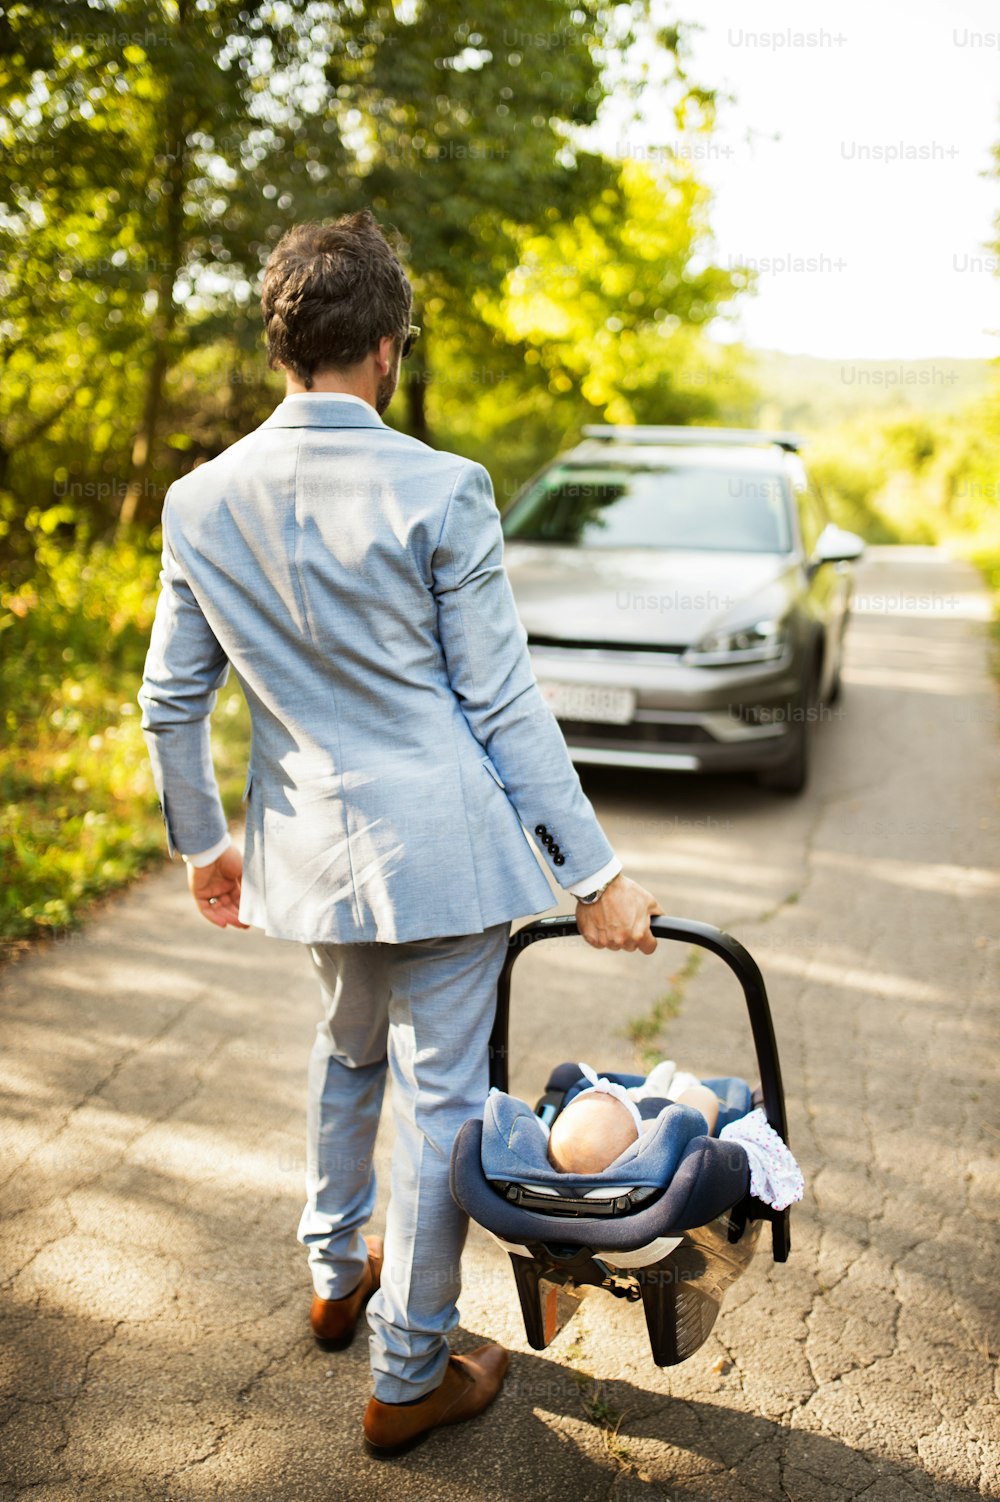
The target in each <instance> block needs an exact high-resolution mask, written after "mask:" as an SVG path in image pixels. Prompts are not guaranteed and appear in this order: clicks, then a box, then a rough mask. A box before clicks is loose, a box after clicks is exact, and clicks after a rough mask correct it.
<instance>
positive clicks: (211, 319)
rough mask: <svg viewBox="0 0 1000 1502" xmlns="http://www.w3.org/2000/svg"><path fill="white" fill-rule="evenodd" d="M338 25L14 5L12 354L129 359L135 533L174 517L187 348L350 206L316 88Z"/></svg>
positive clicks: (234, 8)
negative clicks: (161, 434) (69, 352)
mask: <svg viewBox="0 0 1000 1502" xmlns="http://www.w3.org/2000/svg"><path fill="white" fill-rule="evenodd" d="M324 25H325V26H327V27H328V28H329V27H333V26H334V11H333V8H332V7H330V6H327V5H322V6H315V5H310V4H303V3H295V4H288V5H286V6H283V7H277V6H273V5H272V4H270V3H269V0H160V3H158V4H155V5H148V4H139V3H137V0H119V3H114V4H111V3H104V4H100V5H88V4H84V3H78V0H69V3H62V0H43V3H40V4H36V5H34V6H32V7H28V6H17V7H9V8H7V9H6V11H5V12H4V18H3V30H2V32H0V63H2V69H3V71H2V74H0V107H2V109H3V113H4V120H5V124H4V127H3V130H4V142H3V144H4V146H5V147H6V152H5V158H4V164H3V167H2V169H0V236H2V240H3V242H5V243H4V247H3V248H4V249H5V250H7V251H8V258H7V259H8V264H9V265H11V266H12V267H13V270H12V272H10V273H9V274H8V280H7V287H6V288H5V290H7V291H8V292H9V293H10V294H12V296H13V316H12V317H10V318H9V319H8V320H7V321H6V323H5V326H4V339H3V348H2V350H0V359H3V360H4V361H5V362H10V361H12V360H14V358H15V356H16V354H17V353H18V352H19V351H27V352H28V353H29V356H30V357H31V358H32V359H34V358H36V352H37V350H38V349H39V347H40V346H44V345H45V344H46V341H49V342H50V343H53V344H55V345H58V343H59V340H60V338H61V337H64V335H65V331H66V329H67V327H69V328H70V329H71V330H72V332H73V334H74V335H75V336H76V338H77V339H78V340H79V341H81V342H82V343H84V344H86V342H87V340H88V339H89V338H91V337H92V336H96V339H97V342H98V345H99V346H100V353H114V352H116V351H117V352H119V353H120V352H121V351H123V350H127V351H128V352H129V355H130V374H131V382H132V389H131V391H130V393H129V395H130V400H129V403H128V409H129V412H130V415H131V413H132V412H133V411H135V408H136V405H138V411H137V412H136V415H135V422H136V426H135V437H134V442H133V444H132V452H131V468H132V473H131V478H130V481H129V484H128V488H127V491H126V492H125V495H124V500H123V502H122V505H121V519H122V521H123V522H125V523H128V522H131V521H133V520H139V521H143V522H149V521H151V520H153V519H154V518H155V515H156V511H157V509H158V506H157V505H155V504H154V500H155V498H156V497H157V495H158V487H156V486H153V485H152V484H151V475H152V472H153V465H154V457H155V456H154V444H155V440H156V436H157V432H158V427H159V419H160V413H161V408H162V402H163V388H164V381H165V378H166V374H167V372H168V370H169V369H170V367H171V365H172V363H173V362H174V361H175V360H176V358H177V356H178V352H179V351H180V349H181V348H183V347H189V346H190V345H191V344H192V343H198V342H199V341H206V340H209V339H211V338H214V337H217V335H218V331H219V317H220V314H223V313H224V314H225V315H227V317H228V318H230V319H231V318H232V317H233V315H234V314H235V315H236V316H237V318H238V317H239V314H240V311H241V309H242V308H243V307H244V306H245V304H246V302H247V300H248V299H249V296H250V293H251V287H252V283H253V281H254V279H255V278H256V276H257V275H258V273H259V270H260V260H261V254H262V251H264V250H266V247H267V245H268V244H269V243H271V242H273V240H274V238H276V237H277V235H278V234H279V233H280V231H281V229H282V228H283V227H284V225H285V224H286V223H287V222H289V221H292V220H294V219H296V218H310V217H316V216H317V215H319V214H320V213H327V212H329V211H330V209H331V208H336V202H335V198H334V197H333V195H331V192H330V187H329V184H330V182H331V181H336V175H337V170H338V168H339V167H341V166H342V164H343V162H344V160H345V154H344V149H343V146H342V143H341V142H340V140H339V137H338V135H337V133H336V130H335V129H333V128H332V122H331V120H330V119H329V117H328V116H327V115H326V114H325V112H324V111H323V98H322V97H321V96H317V97H311V96H310V79H314V80H315V79H316V78H317V77H319V78H320V79H321V77H322V75H321V71H318V67H319V65H320V64H321V63H322V61H323V57H324V56H325V52H320V53H319V54H317V46H318V45H321V44H322V28H323V27H324ZM317 37H319V41H317ZM313 94H314V95H315V89H314V90H313ZM60 282H61V283H62V284H63V285H62V286H60V285H59V284H60ZM237 332H239V330H237ZM94 353H95V355H97V354H98V351H95V352H94ZM136 371H138V372H139V373H140V377H141V388H142V395H141V400H140V401H139V402H138V403H137V402H136V397H137V391H136V383H135V373H136ZM88 378H89V379H90V380H91V382H94V380H95V377H94V374H93V372H92V371H91V373H90V375H89V377H88V376H87V375H85V376H84V379H85V380H87V379H88ZM61 400H62V397H61V396H57V398H56V401H55V406H54V408H53V410H55V409H57V408H58V405H59V402H60V401H61ZM32 423H34V425H35V426H36V427H37V419H32ZM32 423H29V428H30V426H31V425H32Z"/></svg>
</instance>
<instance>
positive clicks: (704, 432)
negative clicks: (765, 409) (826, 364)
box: [583, 423, 805, 454]
mask: <svg viewBox="0 0 1000 1502" xmlns="http://www.w3.org/2000/svg"><path fill="white" fill-rule="evenodd" d="M583 436H584V438H598V439H601V440H603V441H604V442H606V443H678V444H683V443H725V444H734V445H735V444H743V445H748V444H755V443H762V444H763V443H767V444H770V443H773V444H776V445H777V447H778V448H780V449H784V450H785V452H786V453H789V454H797V453H798V451H799V449H800V448H801V447H802V445H803V443H804V442H805V440H804V439H803V438H801V437H800V436H799V435H798V433H769V432H766V431H764V430H763V429H761V428H693V427H691V428H683V427H676V428H662V427H655V426H649V427H646V426H643V425H641V424H636V425H635V426H634V427H616V426H614V425H612V424H610V423H601V424H594V423H592V424H588V425H587V426H586V427H585V428H584V429H583Z"/></svg>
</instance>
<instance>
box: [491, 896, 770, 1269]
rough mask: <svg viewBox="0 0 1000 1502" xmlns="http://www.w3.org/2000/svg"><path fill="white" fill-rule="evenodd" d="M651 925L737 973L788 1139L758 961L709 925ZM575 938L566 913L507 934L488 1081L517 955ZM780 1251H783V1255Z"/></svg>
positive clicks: (683, 921) (657, 921)
mask: <svg viewBox="0 0 1000 1502" xmlns="http://www.w3.org/2000/svg"><path fill="white" fill-rule="evenodd" d="M650 927H651V929H652V931H653V934H654V936H655V937H656V938H657V939H676V940H677V941H678V942H679V943H681V944H694V945H696V946H698V947H700V948H701V949H707V950H709V951H710V952H711V953H712V954H716V955H718V957H719V958H720V959H721V960H722V961H723V963H724V964H726V965H728V966H729V968H730V970H731V971H732V972H733V974H734V975H735V976H736V979H737V980H738V981H739V983H740V985H741V987H742V988H743V996H744V999H745V1001H746V1008H747V1014H748V1016H749V1018H750V1030H751V1032H752V1034H753V1043H754V1049H755V1051H756V1054H757V1068H758V1070H759V1072H760V1083H761V1089H762V1091H763V1095H764V1112H765V1115H766V1116H767V1119H768V1121H769V1123H770V1124H771V1126H772V1127H774V1130H775V1131H776V1132H777V1133H778V1135H779V1137H781V1138H782V1140H783V1141H785V1142H787V1141H788V1122H787V1119H786V1116H785V1094H784V1090H783V1089H782V1084H781V1065H780V1064H779V1062H778V1049H777V1045H776V1043H775V1039H774V1027H773V1025H772V1022H771V1008H770V1006H769V1005H768V1000H767V990H766V988H765V985H764V977H763V976H762V975H761V973H760V969H759V967H758V965H757V962H756V960H755V959H754V958H753V956H752V955H751V954H750V953H749V951H748V950H746V949H744V947H743V945H742V944H741V943H740V942H739V940H738V939H734V938H733V937H732V935H731V934H727V933H723V931H722V929H721V928H715V927H714V926H713V925H712V924H711V923H699V922H698V921H697V920H696V919H694V918H653V919H652V920H651V922H650ZM573 936H579V929H578V928H577V926H576V919H575V918H569V917H560V918H539V919H537V920H536V921H535V922H534V923H529V924H527V925H526V926H525V927H524V928H519V929H518V930H517V932H516V933H513V934H511V936H510V939H509V941H508V945H507V954H506V957H505V959H504V962H503V968H502V969H501V971H500V977H499V980H498V981H497V1010H496V1017H495V1018H494V1021H493V1031H492V1033H491V1034H490V1084H491V1085H495V1086H496V1087H497V1089H498V1090H506V1089H507V1088H508V1079H509V1071H508V1067H507V1060H508V1041H507V1040H508V1036H509V1024H510V973H511V971H512V970H513V968H514V962H515V961H516V959H517V957H518V955H519V954H523V952H524V950H525V949H527V948H529V947H530V946H531V945H532V944H537V943H538V942H539V941H540V940H542V939H568V938H572V937H573ZM771 1218H772V1221H773V1224H772V1228H771V1229H772V1235H773V1243H774V1257H775V1261H778V1262H784V1261H785V1258H786V1257H787V1256H788V1244H789V1236H788V1212H787V1210H784V1211H780V1212H775V1211H772V1212H771ZM782 1253H783V1255H782Z"/></svg>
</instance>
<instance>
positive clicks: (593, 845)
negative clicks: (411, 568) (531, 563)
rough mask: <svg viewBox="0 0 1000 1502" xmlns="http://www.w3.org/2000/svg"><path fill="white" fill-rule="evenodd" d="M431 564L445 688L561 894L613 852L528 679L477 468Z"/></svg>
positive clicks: (460, 484) (489, 490)
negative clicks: (456, 702)
mask: <svg viewBox="0 0 1000 1502" xmlns="http://www.w3.org/2000/svg"><path fill="white" fill-rule="evenodd" d="M432 567H433V575H434V582H433V589H434V595H435V599H436V601H437V616H438V633H439V636H440V640H441V645H442V648H443V650H444V655H445V662H446V665H447V671H448V676H449V679H450V681H451V686H452V688H453V690H454V692H455V694H456V695H457V697H458V700H459V702H460V704H461V706H462V710H463V712H464V714H465V717H466V719H467V720H468V722H469V726H470V728H471V730H472V733H473V735H474V736H475V738H476V740H477V741H478V742H479V744H480V745H481V746H482V747H483V749H484V751H485V753H486V754H487V755H488V757H489V759H490V761H491V762H492V763H493V766H494V768H495V769H496V771H497V773H498V774H499V777H500V780H501V782H502V784H503V786H504V789H505V791H506V793H507V797H508V798H509V799H510V801H511V803H512V804H513V806H514V809H515V812H516V813H517V816H518V818H519V819H520V821H521V823H522V825H523V826H524V828H525V829H526V830H527V831H528V833H529V834H531V835H532V836H534V838H535V840H536V842H537V843H538V844H539V848H540V849H541V850H542V853H543V855H544V857H545V864H546V867H547V869H548V870H550V871H551V872H552V875H553V876H554V877H555V879H556V881H557V882H558V883H559V885H560V886H562V887H569V886H571V885H572V884H573V883H575V882H579V881H582V880H584V879H585V878H586V877H588V876H589V875H591V874H592V873H593V872H594V871H596V870H598V869H599V868H600V867H602V866H604V865H606V864H607V862H608V861H609V860H611V859H612V857H613V855H614V852H613V851H612V849H611V846H610V844H609V843H608V840H607V837H606V836H605V834H604V831H603V830H602V828H601V826H600V824H599V823H598V821H597V816H596V814H595V813H594V810H593V807H592V805H591V803H590V800H589V799H588V798H587V797H586V795H585V794H584V792H583V789H582V788H581V786H580V779H579V777H578V776H577V774H576V769H575V768H574V766H573V763H572V761H571V760H570V756H569V752H568V751H567V750H566V743H565V741H564V740H563V736H562V732H561V731H560V729H559V726H558V724H557V723H556V720H555V717H554V716H553V714H552V711H551V710H550V709H549V707H548V705H547V704H546V703H545V701H544V699H543V698H542V695H541V692H540V691H539V688H538V685H537V683H536V682H535V675H534V673H533V671H532V667H531V659H530V657H529V655H528V646H527V633H526V632H525V629H524V627H523V626H522V624H521V622H520V620H519V618H518V615H517V610H516V607H515V605H514V597H513V593H512V591H511V587H510V583H509V581H508V579H507V574H506V572H505V570H504V566H503V535H502V532H501V528H500V513H499V512H498V510H497V508H496V504H495V502H494V499H493V486H492V484H491V482H490V477H489V475H488V473H487V472H486V470H485V469H484V468H483V466H482V465H481V464H467V465H465V466H464V467H463V469H462V470H461V472H460V473H459V475H458V478H457V480H456V482H455V485H454V488H453V490H452V493H451V497H450V500H449V503H448V508H447V511H446V513H445V518H444V522H443V525H442V528H441V536H440V538H439V540H438V543H437V546H436V548H435V550H434V555H433V564H432ZM550 842H551V843H550ZM559 857H562V859H559Z"/></svg>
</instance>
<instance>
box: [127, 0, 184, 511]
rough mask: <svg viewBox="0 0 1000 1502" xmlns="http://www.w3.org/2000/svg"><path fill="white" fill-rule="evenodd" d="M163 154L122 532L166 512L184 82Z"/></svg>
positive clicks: (173, 91)
mask: <svg viewBox="0 0 1000 1502" xmlns="http://www.w3.org/2000/svg"><path fill="white" fill-rule="evenodd" d="M187 11H188V0H178V6H177V24H178V27H179V29H181V30H183V28H184V23H185V20H186V19H187ZM163 150H164V153H165V154H166V157H167V169H166V172H165V173H164V176H163V184H162V191H163V197H164V200H165V213H164V221H163V240H162V243H161V246H160V249H161V252H162V259H161V262H160V274H159V276H158V277H157V281H156V312H155V313H154V315H153V325H152V359H151V361H150V366H149V375H148V378H147V382H146V400H145V403H144V406H143V413H142V423H141V425H140V427H139V431H138V433H137V434H136V436H135V440H134V442H133V444H132V477H131V479H130V481H129V486H128V490H127V491H126V492H125V499H124V500H123V501H122V506H121V511H120V512H119V514H118V526H119V528H125V527H130V526H131V525H132V524H133V523H134V522H138V523H140V524H141V525H145V526H152V525H153V524H154V523H155V522H156V521H157V520H158V518H159V515H160V510H161V506H162V501H161V500H160V498H159V496H158V494H157V487H155V486H154V484H153V478H152V477H153V459H154V446H155V443H156V436H157V430H158V427H159V421H160V408H161V406H162V404H163V383H164V381H165V379H166V375H167V371H168V370H169V368H170V353H171V351H170V344H171V340H172V338H173V333H174V327H175V325H176V323H177V304H176V303H175V302H174V286H175V284H176V282H177V274H178V271H179V270H180V264H181V253H182V249H183V243H184V190H185V188H186V186H187V182H186V178H187V139H186V132H185V126H184V94H183V80H182V79H180V78H177V77H171V78H168V79H167V95H166V113H165V119H164V130H163Z"/></svg>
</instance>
